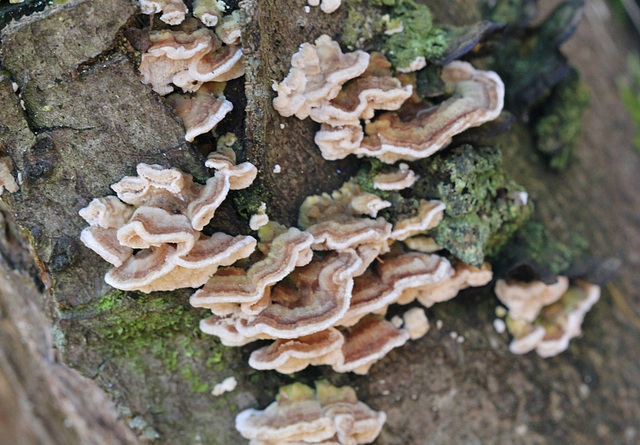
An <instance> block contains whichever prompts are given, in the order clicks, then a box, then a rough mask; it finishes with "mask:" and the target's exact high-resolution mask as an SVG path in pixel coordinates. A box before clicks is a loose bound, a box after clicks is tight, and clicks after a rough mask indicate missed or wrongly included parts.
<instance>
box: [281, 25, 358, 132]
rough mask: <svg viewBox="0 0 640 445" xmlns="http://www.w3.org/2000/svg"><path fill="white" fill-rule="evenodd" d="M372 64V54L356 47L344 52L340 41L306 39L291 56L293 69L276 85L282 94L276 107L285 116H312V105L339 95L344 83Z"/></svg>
mask: <svg viewBox="0 0 640 445" xmlns="http://www.w3.org/2000/svg"><path fill="white" fill-rule="evenodd" d="M368 64H369V54H367V53H365V52H364V51H355V52H352V53H346V54H343V53H342V50H341V49H340V45H339V44H338V42H335V41H333V40H332V39H331V37H329V36H328V35H326V34H325V35H322V36H320V37H319V38H318V39H317V40H316V41H315V45H314V44H311V43H303V44H302V45H300V49H299V50H298V52H297V53H295V54H294V55H293V56H292V57H291V70H290V71H289V74H288V75H287V77H286V78H285V79H284V80H283V81H282V82H280V83H275V82H274V83H273V85H272V88H273V89H274V91H276V93H278V96H277V97H276V98H275V99H274V100H273V106H274V108H275V109H276V110H277V111H278V112H279V113H280V114H281V115H282V116H292V115H295V116H296V117H297V118H299V119H305V118H306V117H308V116H309V113H310V112H311V109H312V108H314V107H318V106H319V105H321V104H322V103H323V102H326V101H329V100H331V99H333V98H335V97H336V96H337V95H338V93H339V92H340V89H341V88H342V85H343V84H344V83H345V82H347V81H348V80H350V79H354V78H356V77H358V76H359V75H361V74H362V73H363V72H364V71H365V70H366V69H367V66H368Z"/></svg>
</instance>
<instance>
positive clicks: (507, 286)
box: [495, 277, 569, 322]
mask: <svg viewBox="0 0 640 445" xmlns="http://www.w3.org/2000/svg"><path fill="white" fill-rule="evenodd" d="M568 288H569V279H568V278H567V277H558V281H556V282H555V283H554V284H545V283H543V282H542V281H532V282H530V283H524V282H519V281H514V282H507V281H505V280H498V281H497V282H496V287H495V293H496V296H497V297H498V299H499V300H500V301H501V302H502V303H503V304H504V305H505V306H506V307H507V309H509V316H510V317H511V318H514V319H517V320H524V321H528V322H532V321H533V320H535V319H536V317H537V316H538V314H539V313H540V310H541V309H542V308H543V307H544V306H548V305H550V304H552V303H555V302H556V301H558V300H559V299H560V298H562V296H563V295H564V294H565V292H566V291H567V289H568Z"/></svg>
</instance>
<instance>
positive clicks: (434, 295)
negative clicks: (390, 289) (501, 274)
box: [400, 263, 493, 307]
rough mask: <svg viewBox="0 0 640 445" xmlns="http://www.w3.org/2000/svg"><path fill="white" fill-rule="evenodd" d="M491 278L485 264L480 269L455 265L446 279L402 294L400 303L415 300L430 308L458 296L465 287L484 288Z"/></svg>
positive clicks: (489, 270)
mask: <svg viewBox="0 0 640 445" xmlns="http://www.w3.org/2000/svg"><path fill="white" fill-rule="evenodd" d="M492 278H493V273H492V272H491V266H489V264H487V263H485V264H484V265H483V266H482V267H481V268H478V267H473V266H469V265H467V264H464V263H457V264H456V265H455V266H454V268H453V269H452V270H451V271H450V275H449V276H448V278H445V279H443V280H441V281H439V282H437V283H434V284H430V285H426V286H422V287H420V288H418V289H410V290H408V291H406V292H404V294H403V295H402V297H401V298H400V301H401V302H402V301H407V302H408V301H413V300H414V299H417V300H418V301H419V302H420V304H422V305H423V306H425V307H431V306H433V305H434V304H435V303H440V302H443V301H447V300H450V299H452V298H453V297H455V296H456V295H458V292H460V291H461V290H462V289H466V288H467V287H470V286H471V287H478V286H484V285H485V284H487V283H489V282H490V281H491V279H492Z"/></svg>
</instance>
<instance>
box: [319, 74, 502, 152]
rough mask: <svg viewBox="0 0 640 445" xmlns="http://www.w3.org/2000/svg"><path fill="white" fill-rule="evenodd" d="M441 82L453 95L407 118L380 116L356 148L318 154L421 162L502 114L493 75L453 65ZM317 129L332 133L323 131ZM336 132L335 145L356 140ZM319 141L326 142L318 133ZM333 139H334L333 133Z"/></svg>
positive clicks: (499, 88)
mask: <svg viewBox="0 0 640 445" xmlns="http://www.w3.org/2000/svg"><path fill="white" fill-rule="evenodd" d="M442 80H443V81H444V82H445V84H446V85H447V86H448V87H449V88H451V89H453V91H454V93H453V95H452V96H451V97H450V98H449V99H447V100H445V101H444V102H442V103H441V104H439V105H437V106H435V107H428V108H423V109H419V110H418V111H416V112H414V113H413V115H412V116H411V117H410V118H408V117H407V116H402V117H401V116H400V115H399V114H398V113H397V112H387V113H383V114H381V115H380V116H378V117H377V118H376V119H375V120H374V121H373V122H371V123H370V124H368V125H367V126H366V127H365V133H366V134H367V136H365V137H364V139H363V140H362V143H361V144H360V147H358V148H357V149H356V150H353V151H351V152H343V153H342V154H338V153H336V152H335V149H336V147H335V145H336V144H335V142H334V144H333V145H329V146H328V147H322V146H321V149H322V151H323V156H325V157H326V155H325V150H327V149H329V151H330V153H331V156H332V157H331V158H330V159H340V158H344V157H346V156H348V155H349V154H355V155H357V156H359V157H361V156H369V157H376V158H378V159H380V160H381V161H383V162H386V163H389V164H392V163H394V162H396V161H398V160H416V159H422V158H426V157H429V156H431V155H432V154H434V153H435V152H437V151H438V150H440V149H441V148H442V147H444V146H445V145H446V144H448V143H449V141H450V140H451V138H452V137H453V136H455V135H456V134H458V133H460V132H462V131H464V130H466V129H467V128H470V127H476V126H478V125H481V124H483V123H485V122H487V121H490V120H493V119H495V118H496V117H498V115H499V114H500V112H501V111H502V106H503V102H504V84H503V83H502V80H500V77H498V75H497V74H496V73H494V72H492V71H481V70H476V69H474V68H473V66H471V64H469V63H467V62H460V61H455V62H451V63H450V64H448V65H446V66H444V67H443V69H442ZM322 131H323V132H331V131H332V130H331V129H329V128H327V127H323V128H322ZM336 131H342V133H340V134H341V136H342V139H340V140H339V144H338V145H348V144H346V143H345V141H346V140H356V139H357V137H355V136H353V135H351V136H348V135H347V134H346V133H345V132H344V130H336ZM354 131H356V132H357V130H354ZM320 140H321V141H326V140H330V138H329V136H328V135H323V136H322V137H321V138H320ZM333 140H334V141H336V140H337V136H336V135H333ZM331 149H333V150H331ZM328 159H329V158H328Z"/></svg>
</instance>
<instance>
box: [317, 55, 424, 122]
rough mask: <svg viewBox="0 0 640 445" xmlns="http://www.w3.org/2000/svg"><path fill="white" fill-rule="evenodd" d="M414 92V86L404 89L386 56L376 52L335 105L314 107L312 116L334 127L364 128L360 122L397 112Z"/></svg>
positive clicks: (337, 98)
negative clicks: (378, 112)
mask: <svg viewBox="0 0 640 445" xmlns="http://www.w3.org/2000/svg"><path fill="white" fill-rule="evenodd" d="M412 92H413V86H412V85H404V86H403V85H402V83H401V82H400V81H399V80H398V79H396V78H395V77H393V75H392V72H391V64H390V63H389V62H388V61H387V59H386V58H385V57H384V56H383V55H382V53H378V52H374V53H371V54H370V57H369V65H368V66H367V69H366V70H365V71H364V72H363V73H362V74H361V75H360V76H359V77H357V78H356V79H353V80H350V81H349V82H347V83H346V84H345V85H344V86H343V88H342V89H341V90H340V91H339V93H338V95H337V96H336V97H335V98H334V99H332V100H331V101H329V100H326V101H324V102H322V103H321V104H318V105H317V106H315V107H313V108H312V109H311V110H310V112H309V116H310V117H311V119H313V120H314V121H316V122H319V123H324V124H329V125H332V126H344V125H360V119H371V118H372V117H373V116H374V112H375V110H397V109H398V108H400V106H401V105H402V104H403V103H404V101H405V100H407V99H408V98H409V97H410V96H411V94H412Z"/></svg>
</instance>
